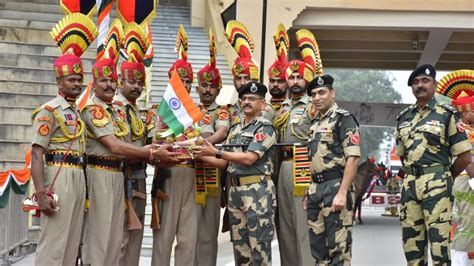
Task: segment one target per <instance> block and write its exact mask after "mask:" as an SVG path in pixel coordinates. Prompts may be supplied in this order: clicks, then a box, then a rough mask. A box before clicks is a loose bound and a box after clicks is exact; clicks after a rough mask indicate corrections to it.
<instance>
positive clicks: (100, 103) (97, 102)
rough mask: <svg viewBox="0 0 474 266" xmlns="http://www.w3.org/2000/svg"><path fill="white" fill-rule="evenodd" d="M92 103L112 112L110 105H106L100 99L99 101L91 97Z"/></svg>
mask: <svg viewBox="0 0 474 266" xmlns="http://www.w3.org/2000/svg"><path fill="white" fill-rule="evenodd" d="M92 102H93V103H95V104H99V105H102V107H104V108H105V109H111V110H113V108H112V104H108V103H106V102H104V101H102V100H101V99H99V98H98V97H96V96H93V97H92Z"/></svg>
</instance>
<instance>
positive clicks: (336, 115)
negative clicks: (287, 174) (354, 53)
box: [307, 75, 360, 265]
mask: <svg viewBox="0 0 474 266" xmlns="http://www.w3.org/2000/svg"><path fill="white" fill-rule="evenodd" d="M333 81H334V80H333V78H332V77H331V76H330V75H323V76H317V77H315V78H314V79H313V80H312V81H311V82H310V83H309V84H308V87H307V93H308V95H311V98H312V104H313V106H314V107H315V108H316V110H317V111H318V113H317V115H316V119H315V121H314V123H313V125H312V126H311V128H310V130H309V142H308V150H309V158H310V160H311V164H310V168H311V176H312V182H311V185H310V186H309V188H308V191H307V212H308V226H309V241H310V244H311V254H312V255H313V257H314V258H315V259H316V265H328V264H329V265H350V264H351V246H352V234H351V231H352V206H353V202H352V197H351V193H350V191H349V190H350V188H351V185H352V180H353V179H354V177H355V175H356V173H357V166H358V163H359V158H360V147H359V140H360V137H359V125H358V123H357V121H356V119H355V118H354V116H352V115H351V114H350V113H349V112H348V111H346V110H344V109H341V108H339V107H338V106H337V103H336V102H335V97H336V91H335V90H334V88H333V86H332V84H333Z"/></svg>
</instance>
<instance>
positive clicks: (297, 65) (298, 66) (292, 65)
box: [291, 62, 300, 71]
mask: <svg viewBox="0 0 474 266" xmlns="http://www.w3.org/2000/svg"><path fill="white" fill-rule="evenodd" d="M299 68H300V65H299V64H298V63H297V62H293V64H291V69H293V71H296V70H298V69H299Z"/></svg>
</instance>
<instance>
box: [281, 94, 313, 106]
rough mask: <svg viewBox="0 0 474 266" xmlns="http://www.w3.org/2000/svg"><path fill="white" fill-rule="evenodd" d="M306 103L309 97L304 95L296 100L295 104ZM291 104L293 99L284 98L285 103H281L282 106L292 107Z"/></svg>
mask: <svg viewBox="0 0 474 266" xmlns="http://www.w3.org/2000/svg"><path fill="white" fill-rule="evenodd" d="M308 101H309V96H308V95H307V94H305V95H303V96H302V97H300V98H299V99H298V101H297V103H303V104H307V103H308ZM292 102H293V99H291V98H286V99H285V101H284V102H283V105H292Z"/></svg>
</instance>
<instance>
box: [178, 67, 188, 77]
mask: <svg viewBox="0 0 474 266" xmlns="http://www.w3.org/2000/svg"><path fill="white" fill-rule="evenodd" d="M178 73H179V76H180V77H181V78H187V77H188V71H187V70H186V69H184V68H180V69H178Z"/></svg>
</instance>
